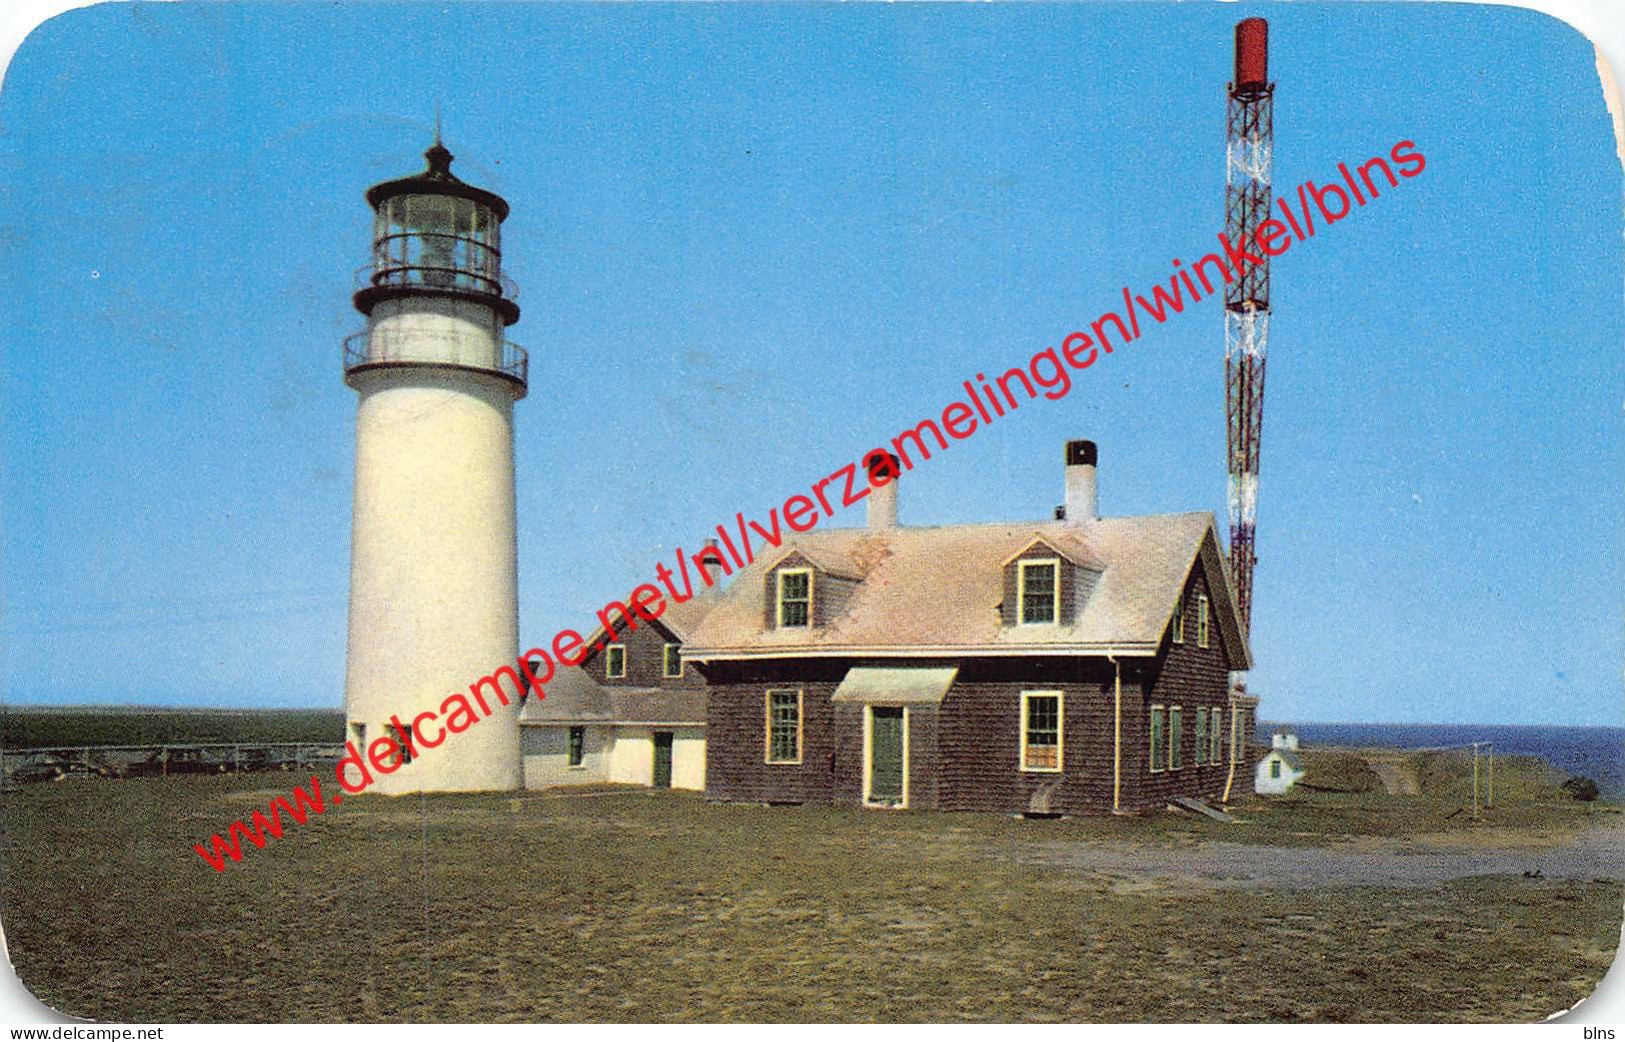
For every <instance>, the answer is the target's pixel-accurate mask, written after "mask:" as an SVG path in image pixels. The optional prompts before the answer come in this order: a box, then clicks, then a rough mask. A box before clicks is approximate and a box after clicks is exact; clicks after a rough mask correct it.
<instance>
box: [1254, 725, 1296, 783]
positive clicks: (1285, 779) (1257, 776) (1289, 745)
mask: <svg viewBox="0 0 1625 1042" xmlns="http://www.w3.org/2000/svg"><path fill="white" fill-rule="evenodd" d="M1303 775H1304V769H1303V761H1302V760H1300V759H1298V735H1297V733H1296V732H1294V731H1291V730H1289V729H1287V728H1284V727H1283V728H1280V729H1278V730H1277V731H1276V732H1275V733H1274V734H1273V735H1271V736H1270V751H1269V752H1267V753H1265V754H1264V757H1263V758H1262V759H1261V760H1259V761H1258V767H1257V768H1256V769H1255V770H1254V772H1253V791H1254V792H1256V793H1258V794H1259V795H1260V796H1279V795H1281V794H1282V793H1284V792H1287V791H1288V790H1290V789H1291V788H1292V786H1293V785H1295V784H1297V781H1298V779H1299V778H1302V777H1303Z"/></svg>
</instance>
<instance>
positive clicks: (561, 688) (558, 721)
mask: <svg viewBox="0 0 1625 1042" xmlns="http://www.w3.org/2000/svg"><path fill="white" fill-rule="evenodd" d="M554 680H555V682H554V683H551V684H548V685H547V697H546V698H543V699H541V700H536V699H531V700H529V701H527V703H526V705H525V709H524V712H522V713H521V714H520V717H519V723H520V730H521V735H520V756H521V759H522V762H523V764H524V771H525V788H527V789H546V788H551V787H553V786H556V785H588V784H593V783H597V782H612V783H620V784H623V785H644V786H649V787H652V788H657V789H690V790H693V791H696V792H700V791H704V789H705V702H706V697H705V692H704V691H701V690H661V689H658V688H631V687H625V688H613V689H612V688H607V687H604V686H602V685H599V684H596V683H594V682H593V681H592V680H591V679H589V678H587V677H586V676H584V675H583V674H582V673H581V671H580V670H578V669H575V668H573V667H572V668H568V669H566V670H563V671H561V672H560V674H559V675H558V676H557V677H555V678H554Z"/></svg>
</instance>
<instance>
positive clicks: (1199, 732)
mask: <svg viewBox="0 0 1625 1042" xmlns="http://www.w3.org/2000/svg"><path fill="white" fill-rule="evenodd" d="M1206 763H1207V709H1206V708H1202V709H1198V710H1197V711H1196V766H1198V767H1201V766H1202V765H1204V764H1206Z"/></svg>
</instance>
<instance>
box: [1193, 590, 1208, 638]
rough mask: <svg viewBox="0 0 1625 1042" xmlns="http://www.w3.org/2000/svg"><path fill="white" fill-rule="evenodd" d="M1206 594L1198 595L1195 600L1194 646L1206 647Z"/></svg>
mask: <svg viewBox="0 0 1625 1042" xmlns="http://www.w3.org/2000/svg"><path fill="white" fill-rule="evenodd" d="M1207 636H1208V634H1207V594H1205V593H1203V594H1199V595H1197V598H1196V646H1197V647H1199V648H1205V647H1207Z"/></svg>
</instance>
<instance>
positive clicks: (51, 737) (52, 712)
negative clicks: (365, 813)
mask: <svg viewBox="0 0 1625 1042" xmlns="http://www.w3.org/2000/svg"><path fill="white" fill-rule="evenodd" d="M343 740H344V713H343V712H342V711H341V710H338V709H148V708H141V707H129V706H74V707H67V708H60V709H59V708H45V707H37V708H36V707H32V706H25V707H21V708H19V707H17V706H11V707H6V708H0V745H3V746H4V748H7V749H40V748H49V747H54V746H73V745H80V746H90V745H162V744H164V743H166V742H177V743H187V742H198V743H204V742H221V743H225V744H230V743H233V742H243V743H249V742H312V743H320V742H341V741H343Z"/></svg>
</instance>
